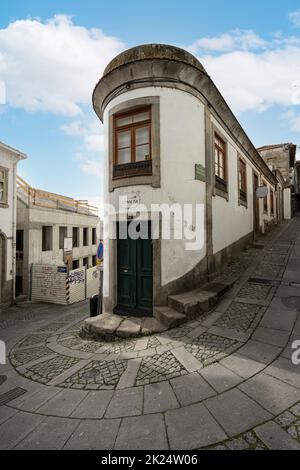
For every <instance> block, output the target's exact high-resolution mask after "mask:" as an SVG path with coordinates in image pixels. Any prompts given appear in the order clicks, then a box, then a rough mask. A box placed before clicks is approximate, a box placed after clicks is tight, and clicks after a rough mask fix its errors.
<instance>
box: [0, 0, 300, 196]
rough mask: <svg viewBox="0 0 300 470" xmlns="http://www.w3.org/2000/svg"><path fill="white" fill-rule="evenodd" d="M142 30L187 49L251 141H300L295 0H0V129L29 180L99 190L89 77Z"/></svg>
mask: <svg viewBox="0 0 300 470" xmlns="http://www.w3.org/2000/svg"><path fill="white" fill-rule="evenodd" d="M148 42H162V43H169V44H174V45H178V46H180V47H185V48H187V49H188V50H190V51H191V52H192V53H194V54H195V55H196V56H197V57H198V58H199V59H200V60H201V62H202V63H203V64H204V66H205V68H206V69H207V71H208V73H209V74H210V75H211V77H212V79H213V80H214V81H215V83H216V84H217V86H218V87H219V89H220V91H221V92H222V94H223V95H224V97H225V99H226V100H227V101H228V103H229V104H230V106H231V107H232V109H233V111H234V112H235V114H236V115H237V117H238V119H239V120H240V122H241V124H242V125H243V127H244V128H245V130H246V132H247V133H248V135H249V137H250V138H251V139H252V141H253V143H254V144H255V145H256V146H260V145H263V144H268V143H278V142H283V141H286V142H287V141H293V142H294V143H296V144H297V145H299V144H300V138H299V136H300V2H299V1H295V0H285V1H284V2H283V1H281V0H265V1H258V0H252V1H240V0H226V1H225V0H224V1H221V0H215V1H214V2H212V1H211V0H209V1H207V0H202V1H199V0H198V1H192V0H185V1H174V0H173V1H169V0H161V1H157V0H152V1H151V2H146V1H143V0H140V1H136V0H127V1H126V0H123V1H119V0H115V1H113V2H108V1H107V0H106V1H101V0H98V1H96V0H85V1H70V0H60V1H58V0H52V1H43V2H41V1H34V0H31V1H21V0H19V1H17V0H9V1H8V0H7V1H6V0H1V5H0V81H2V83H5V86H6V103H5V104H0V140H1V141H3V142H5V143H7V144H9V145H11V146H13V147H16V148H18V149H20V150H22V151H24V152H25V153H27V154H28V160H27V161H25V162H22V163H21V165H20V174H21V176H23V177H24V178H25V179H26V180H27V181H28V182H29V183H30V184H32V185H33V186H35V187H40V188H44V189H47V190H50V191H54V192H58V193H61V194H66V195H69V196H74V197H77V198H89V199H90V200H91V202H99V201H100V200H101V192H102V181H101V175H102V162H103V135H102V127H101V125H100V123H99V121H98V120H97V118H96V117H95V115H94V113H93V110H92V107H91V93H92V89H93V86H94V84H95V83H96V81H97V79H98V78H99V77H100V76H101V74H102V71H103V68H104V67H105V65H106V64H107V62H108V61H109V60H110V59H111V58H112V57H113V56H114V55H116V54H117V53H118V52H120V51H122V50H124V49H125V48H128V47H131V46H135V45H137V44H141V43H148ZM298 158H299V157H298Z"/></svg>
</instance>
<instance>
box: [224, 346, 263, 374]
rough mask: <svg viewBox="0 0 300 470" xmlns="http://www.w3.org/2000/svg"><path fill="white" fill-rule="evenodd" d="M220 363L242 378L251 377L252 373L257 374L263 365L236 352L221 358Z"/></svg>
mask: <svg viewBox="0 0 300 470" xmlns="http://www.w3.org/2000/svg"><path fill="white" fill-rule="evenodd" d="M220 364H221V365H222V366H225V367H227V368H228V369H230V370H231V371H232V372H234V373H235V374H237V375H239V376H240V377H242V378H244V379H248V378H249V377H252V375H255V374H257V373H258V372H260V371H261V370H262V369H264V367H265V364H262V363H261V362H257V361H253V360H252V359H250V358H247V357H244V356H240V355H239V353H238V352H237V353H234V354H231V356H228V357H226V358H225V359H222V361H220Z"/></svg>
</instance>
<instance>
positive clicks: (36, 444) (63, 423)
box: [15, 416, 79, 450]
mask: <svg viewBox="0 0 300 470" xmlns="http://www.w3.org/2000/svg"><path fill="white" fill-rule="evenodd" d="M78 424H79V421H77V420H75V419H68V418H56V417H52V416H49V417H48V418H46V419H45V420H44V421H43V422H42V423H40V424H39V425H38V426H37V427H36V428H35V429H34V431H32V432H31V433H30V434H29V435H28V436H27V437H25V439H23V440H22V441H21V442H20V443H19V444H18V445H17V446H16V447H15V448H16V449H18V450H27V449H33V450H60V449H62V448H63V446H64V444H65V442H66V441H67V440H68V438H69V437H70V435H71V434H72V432H73V431H74V429H75V428H76V427H77V426H78ZM50 436H51V439H50Z"/></svg>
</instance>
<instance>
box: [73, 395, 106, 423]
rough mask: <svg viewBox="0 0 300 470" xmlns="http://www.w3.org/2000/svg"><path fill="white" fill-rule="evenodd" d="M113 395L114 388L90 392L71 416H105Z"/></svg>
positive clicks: (89, 417) (87, 417) (84, 417)
mask: <svg viewBox="0 0 300 470" xmlns="http://www.w3.org/2000/svg"><path fill="white" fill-rule="evenodd" d="M112 396H113V391H112V390H97V391H95V392H89V393H88V394H87V396H86V397H85V398H84V399H83V400H82V401H81V402H80V404H79V405H78V406H77V407H76V408H75V410H74V411H73V413H72V414H71V417H72V418H80V419H100V418H103V416H104V413H105V411H106V409H107V407H108V404H109V402H110V400H111V399H112Z"/></svg>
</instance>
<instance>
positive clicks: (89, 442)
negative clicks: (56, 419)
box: [64, 419, 120, 450]
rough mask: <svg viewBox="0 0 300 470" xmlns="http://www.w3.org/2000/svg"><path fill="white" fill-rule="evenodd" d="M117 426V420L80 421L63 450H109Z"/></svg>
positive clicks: (118, 422) (112, 443)
mask: <svg viewBox="0 0 300 470" xmlns="http://www.w3.org/2000/svg"><path fill="white" fill-rule="evenodd" d="M119 426H120V420H119V419H113V420H110V419H107V420H104V419H102V420H91V421H90V420H85V421H82V422H81V423H80V424H79V426H78V427H77V429H76V430H75V431H74V433H73V434H72V436H71V437H70V438H69V440H68V442H67V443H66V445H65V447H64V449H66V450H110V449H112V448H113V446H114V443H115V440H116V436H117V432H118V429H119Z"/></svg>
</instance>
